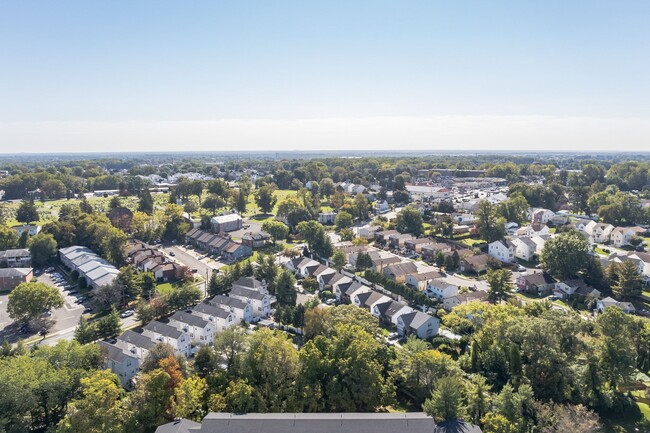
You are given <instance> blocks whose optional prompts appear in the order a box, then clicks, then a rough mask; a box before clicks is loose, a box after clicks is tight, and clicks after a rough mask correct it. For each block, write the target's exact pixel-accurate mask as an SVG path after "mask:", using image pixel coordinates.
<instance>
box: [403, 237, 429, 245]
mask: <svg viewBox="0 0 650 433" xmlns="http://www.w3.org/2000/svg"><path fill="white" fill-rule="evenodd" d="M406 243H407V244H410V245H423V244H426V245H429V244H433V243H435V241H434V240H432V239H429V238H418V239H409V240H407V241H406Z"/></svg>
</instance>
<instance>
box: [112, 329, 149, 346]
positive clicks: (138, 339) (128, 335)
mask: <svg viewBox="0 0 650 433" xmlns="http://www.w3.org/2000/svg"><path fill="white" fill-rule="evenodd" d="M117 339H118V340H119V341H124V342H127V343H131V344H133V345H134V346H137V347H140V348H143V349H150V348H151V347H152V346H153V345H154V344H155V343H154V342H153V341H151V339H150V338H149V337H146V336H144V335H142V334H139V333H137V332H135V331H132V330H130V329H129V330H127V331H124V332H123V333H122V335H120V336H119V337H117Z"/></svg>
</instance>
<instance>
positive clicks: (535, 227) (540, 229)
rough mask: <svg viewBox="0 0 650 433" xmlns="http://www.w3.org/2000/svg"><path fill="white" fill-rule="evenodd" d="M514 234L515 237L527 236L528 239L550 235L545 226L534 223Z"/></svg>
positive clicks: (549, 230)
mask: <svg viewBox="0 0 650 433" xmlns="http://www.w3.org/2000/svg"><path fill="white" fill-rule="evenodd" d="M515 234H516V235H517V236H527V237H529V238H531V237H533V236H548V235H550V234H551V229H549V228H548V226H547V225H546V224H538V223H534V224H529V225H527V226H523V227H521V228H520V229H517V231H515Z"/></svg>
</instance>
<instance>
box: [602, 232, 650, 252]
mask: <svg viewBox="0 0 650 433" xmlns="http://www.w3.org/2000/svg"><path fill="white" fill-rule="evenodd" d="M645 231H646V230H645V229H642V228H641V227H616V228H615V229H614V230H612V232H611V238H610V239H611V243H612V245H614V246H615V247H619V248H620V247H623V246H625V245H628V244H629V243H630V239H632V238H633V237H634V236H638V235H640V234H642V233H644V232H645Z"/></svg>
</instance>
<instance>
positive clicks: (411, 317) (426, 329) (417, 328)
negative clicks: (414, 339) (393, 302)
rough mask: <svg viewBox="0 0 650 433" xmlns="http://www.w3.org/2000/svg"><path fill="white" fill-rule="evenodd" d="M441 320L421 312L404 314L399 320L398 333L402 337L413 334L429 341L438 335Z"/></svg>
mask: <svg viewBox="0 0 650 433" xmlns="http://www.w3.org/2000/svg"><path fill="white" fill-rule="evenodd" d="M439 328H440V320H439V319H438V318H437V317H433V316H431V315H429V314H426V313H422V312H420V311H412V312H410V313H406V314H402V315H400V316H399V317H398V318H397V332H398V334H399V335H401V336H404V337H406V336H408V335H411V334H415V335H417V336H418V337H419V338H422V339H427V338H431V337H434V336H436V335H438V329H439Z"/></svg>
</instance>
